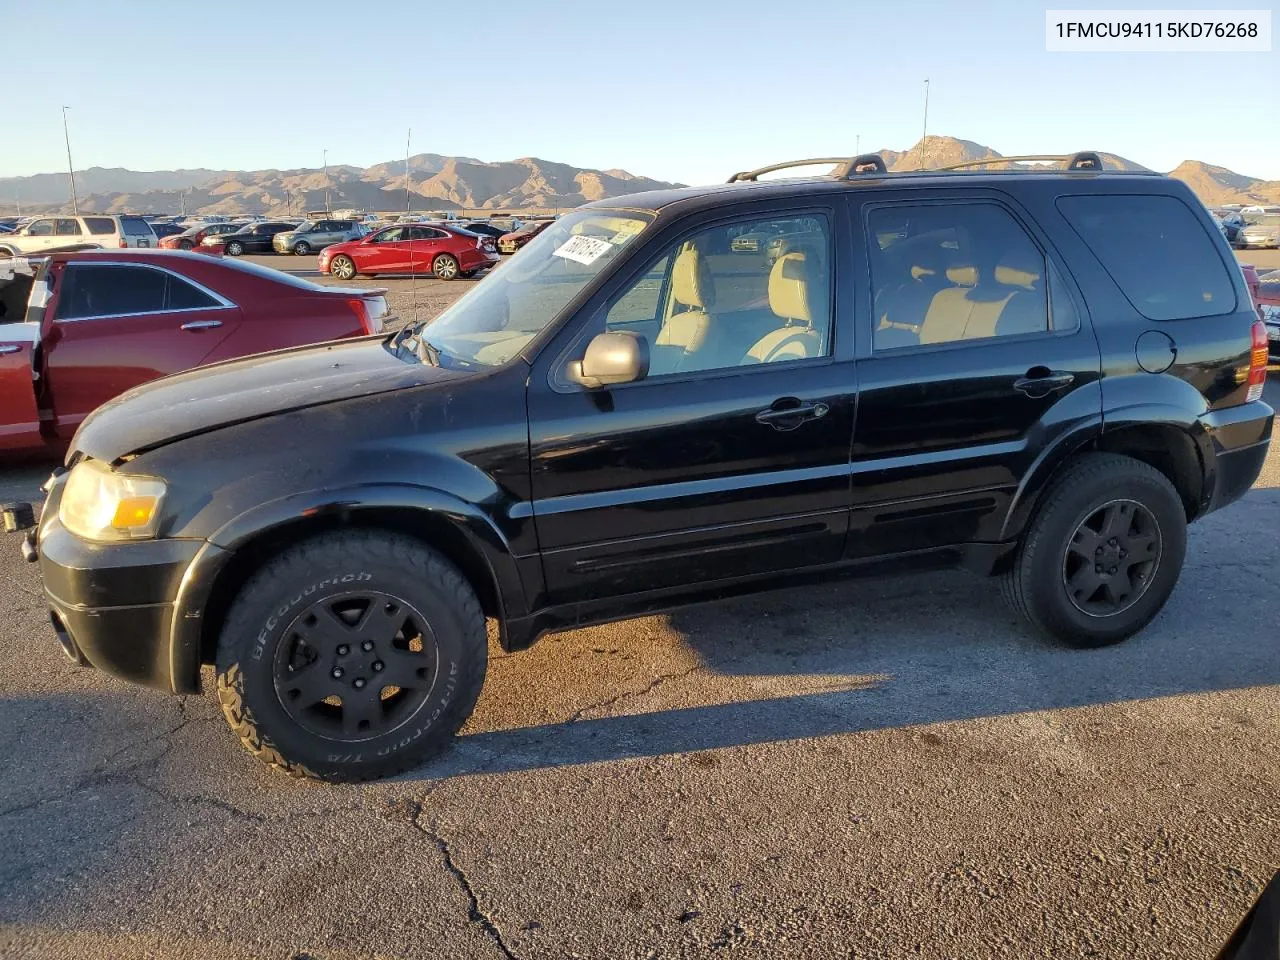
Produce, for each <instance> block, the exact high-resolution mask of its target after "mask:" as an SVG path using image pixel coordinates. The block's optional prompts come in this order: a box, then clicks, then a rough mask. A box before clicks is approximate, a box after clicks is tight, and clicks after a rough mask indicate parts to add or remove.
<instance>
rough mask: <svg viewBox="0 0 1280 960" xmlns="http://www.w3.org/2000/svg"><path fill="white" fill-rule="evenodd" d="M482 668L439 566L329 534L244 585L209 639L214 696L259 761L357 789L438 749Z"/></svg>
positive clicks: (451, 580) (351, 536) (453, 575)
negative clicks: (213, 645)
mask: <svg viewBox="0 0 1280 960" xmlns="http://www.w3.org/2000/svg"><path fill="white" fill-rule="evenodd" d="M487 660H488V648H487V640H486V634H485V623H484V615H483V614H482V613H481V610H480V604H479V602H478V601H477V600H476V596H475V593H474V591H472V589H471V587H470V585H469V584H468V583H467V582H466V580H465V579H464V578H463V577H462V575H461V574H460V573H458V571H457V570H456V569H455V568H454V567H453V565H452V564H450V563H449V562H448V561H447V560H445V559H444V558H443V557H442V556H440V555H439V554H438V553H436V552H435V551H433V550H431V549H430V548H428V547H425V546H423V545H422V544H420V543H419V542H417V541H416V540H413V539H410V538H407V537H402V536H398V535H396V534H389V533H382V532H378V531H343V532H338V533H330V534H324V535H321V536H318V537H315V538H314V539H311V540H307V541H304V542H303V543H301V544H299V545H297V546H295V547H293V548H292V549H290V550H288V551H286V552H285V553H283V554H281V555H280V556H278V557H276V558H275V559H274V560H271V561H270V562H268V563H267V564H266V565H265V566H264V567H263V568H262V569H261V570H259V571H258V572H257V573H256V574H255V575H254V576H253V577H252V578H251V579H250V580H249V582H248V583H247V584H246V585H245V587H244V589H243V590H242V591H241V592H240V595H239V596H238V597H237V598H236V600H235V601H234V603H233V605H232V607H231V610H230V611H229V613H228V615H227V619H226V624H225V626H224V627H223V629H222V633H221V636H220V638H219V641H218V654H217V691H218V700H219V702H220V703H221V705H222V712H223V714H224V715H225V716H226V718H227V722H228V723H230V724H231V728H232V729H233V730H234V731H235V732H236V734H237V735H238V736H239V738H240V742H241V743H242V744H243V745H244V747H245V749H247V750H248V751H249V752H250V753H252V754H253V755H254V756H256V757H257V758H258V759H259V760H262V761H263V762H265V763H267V764H270V765H271V766H273V767H276V768H277V769H280V770H283V771H284V772H286V773H289V774H292V775H294V776H300V777H303V776H305V777H314V778H317V779H323V780H333V781H357V780H371V779H375V778H377V777H385V776H389V775H391V774H394V773H399V772H400V771H402V770H406V769H408V768H410V767H413V766H416V765H418V764H420V763H422V762H423V761H424V760H426V759H427V758H429V757H431V756H432V755H434V754H436V753H438V752H439V751H440V750H441V749H443V748H444V747H445V746H446V745H447V744H448V743H449V742H450V740H451V739H452V738H453V735H454V734H455V733H456V732H457V730H458V728H459V727H460V726H462V724H463V722H464V721H465V720H466V719H467V717H468V716H470V714H471V711H472V709H473V708H474V707H475V703H476V699H477V697H479V695H480V688H481V686H482V685H483V683H484V676H485V670H486V666H487Z"/></svg>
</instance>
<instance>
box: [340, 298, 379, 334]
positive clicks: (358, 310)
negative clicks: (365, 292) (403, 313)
mask: <svg viewBox="0 0 1280 960" xmlns="http://www.w3.org/2000/svg"><path fill="white" fill-rule="evenodd" d="M347 306H349V307H350V308H351V310H352V312H353V313H354V314H355V315H356V319H358V320H359V321H360V329H362V330H363V331H364V332H365V333H381V332H382V320H383V318H384V317H385V316H386V315H387V298H386V297H352V298H351V299H350V300H348V301H347Z"/></svg>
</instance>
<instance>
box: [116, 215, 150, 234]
mask: <svg viewBox="0 0 1280 960" xmlns="http://www.w3.org/2000/svg"><path fill="white" fill-rule="evenodd" d="M120 226H121V228H122V229H123V230H124V232H125V234H126V235H127V236H130V237H149V236H151V235H152V234H151V224H149V223H147V221H145V220H143V219H142V218H141V217H121V218H120Z"/></svg>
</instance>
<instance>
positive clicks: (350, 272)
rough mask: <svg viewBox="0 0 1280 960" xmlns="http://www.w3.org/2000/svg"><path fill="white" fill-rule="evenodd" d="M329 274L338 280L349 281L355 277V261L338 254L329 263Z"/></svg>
mask: <svg viewBox="0 0 1280 960" xmlns="http://www.w3.org/2000/svg"><path fill="white" fill-rule="evenodd" d="M329 273H330V274H331V275H332V276H334V277H337V278H338V279H339V280H350V279H351V278H352V277H354V276H355V275H356V264H355V261H354V260H352V259H351V258H350V257H348V256H345V255H344V254H339V255H338V256H336V257H334V258H333V260H332V262H330V264H329Z"/></svg>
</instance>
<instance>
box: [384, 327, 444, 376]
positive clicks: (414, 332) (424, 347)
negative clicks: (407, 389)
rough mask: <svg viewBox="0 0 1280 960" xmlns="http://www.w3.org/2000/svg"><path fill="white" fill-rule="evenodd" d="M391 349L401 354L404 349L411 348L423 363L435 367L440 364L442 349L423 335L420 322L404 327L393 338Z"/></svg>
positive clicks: (398, 354) (397, 354)
mask: <svg viewBox="0 0 1280 960" xmlns="http://www.w3.org/2000/svg"><path fill="white" fill-rule="evenodd" d="M391 349H392V351H393V352H394V353H395V354H396V356H400V353H401V351H402V350H411V351H412V352H413V355H414V356H415V357H417V359H418V360H419V361H421V362H422V363H427V364H430V365H431V366H433V367H438V366H440V351H439V349H437V348H436V346H435V344H433V343H431V342H429V341H428V340H426V339H425V338H424V337H423V336H422V327H421V325H419V324H414V325H412V326H408V327H404V328H402V329H401V330H400V331H399V332H398V333H396V334H395V336H393V337H392V338H391Z"/></svg>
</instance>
